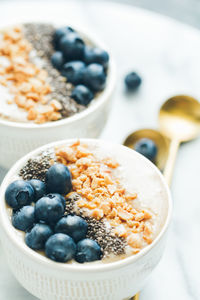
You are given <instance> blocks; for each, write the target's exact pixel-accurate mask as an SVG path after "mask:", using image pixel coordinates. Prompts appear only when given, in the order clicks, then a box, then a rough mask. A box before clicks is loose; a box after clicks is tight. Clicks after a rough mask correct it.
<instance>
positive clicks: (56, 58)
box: [51, 51, 65, 70]
mask: <svg viewBox="0 0 200 300" xmlns="http://www.w3.org/2000/svg"><path fill="white" fill-rule="evenodd" d="M51 63H52V65H53V66H54V68H56V69H58V70H61V69H62V66H63V65H64V63H65V58H64V56H63V54H62V52H60V51H56V52H54V53H53V54H52V56H51Z"/></svg>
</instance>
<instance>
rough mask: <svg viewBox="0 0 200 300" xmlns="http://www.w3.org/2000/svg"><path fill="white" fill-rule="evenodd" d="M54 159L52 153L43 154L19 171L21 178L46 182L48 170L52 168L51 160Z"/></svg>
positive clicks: (30, 160)
mask: <svg viewBox="0 0 200 300" xmlns="http://www.w3.org/2000/svg"><path fill="white" fill-rule="evenodd" d="M52 159H54V158H53V156H52V154H50V153H42V154H41V155H38V156H36V157H34V158H31V159H29V160H28V161H27V163H26V164H25V166H24V167H23V168H22V169H21V170H20V171H19V176H21V177H22V179H24V180H30V179H39V180H42V181H45V175H46V172H47V170H48V169H49V168H50V167H51V164H50V160H52Z"/></svg>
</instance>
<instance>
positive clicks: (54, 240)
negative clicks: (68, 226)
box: [45, 233, 76, 262]
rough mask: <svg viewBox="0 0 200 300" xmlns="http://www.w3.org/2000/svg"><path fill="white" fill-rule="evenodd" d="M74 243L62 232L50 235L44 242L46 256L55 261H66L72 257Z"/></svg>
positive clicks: (74, 249) (74, 250)
mask: <svg viewBox="0 0 200 300" xmlns="http://www.w3.org/2000/svg"><path fill="white" fill-rule="evenodd" d="M75 252H76V244H75V243H74V241H73V239H72V238H71V237H70V236H68V235H66V234H63V233H56V234H54V235H52V236H51V237H50V238H49V239H48V240H47V242H46V244H45V253H46V256H47V257H48V258H50V259H52V260H55V261H57V262H67V261H69V260H71V259H72V258H74V255H75Z"/></svg>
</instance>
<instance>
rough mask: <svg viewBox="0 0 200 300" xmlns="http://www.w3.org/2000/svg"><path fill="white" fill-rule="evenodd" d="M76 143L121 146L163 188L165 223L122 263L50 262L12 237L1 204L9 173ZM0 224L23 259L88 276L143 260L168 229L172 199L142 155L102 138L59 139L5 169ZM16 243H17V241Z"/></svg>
mask: <svg viewBox="0 0 200 300" xmlns="http://www.w3.org/2000/svg"><path fill="white" fill-rule="evenodd" d="M77 140H80V142H84V143H88V144H89V143H93V144H94V143H95V145H99V144H102V142H103V143H104V144H107V145H110V146H111V145H112V146H113V147H121V148H123V151H125V152H128V153H130V154H131V153H132V154H134V155H135V156H138V158H139V159H140V160H145V161H146V163H148V164H149V166H150V167H151V168H152V169H153V170H154V171H155V173H157V175H158V176H159V178H160V180H161V182H162V184H163V187H164V188H165V191H166V195H167V200H166V201H167V206H168V211H167V217H166V220H165V223H164V224H163V226H162V228H161V230H160V232H159V233H158V235H157V236H156V238H155V239H154V240H153V242H152V243H151V244H150V245H147V246H146V247H145V248H144V249H142V250H141V251H140V252H139V253H137V254H135V255H132V256H129V257H127V258H125V259H122V260H117V261H114V262H111V263H105V264H94V265H90V264H89V263H88V264H68V263H58V262H54V261H51V260H50V259H48V258H47V257H45V256H43V255H41V254H39V253H38V252H36V251H34V250H32V249H30V248H29V247H28V246H27V245H26V244H25V242H24V243H22V242H21V241H20V240H19V237H18V235H16V234H15V230H16V229H15V228H14V227H13V226H12V223H11V221H10V218H9V216H8V214H7V208H6V202H5V196H4V195H5V190H6V187H7V186H8V184H9V179H10V177H11V176H13V174H15V172H16V171H17V170H18V169H19V168H20V167H21V166H22V165H23V164H24V163H25V162H26V161H27V160H28V159H29V158H30V157H33V156H35V155H37V154H39V153H40V152H42V151H44V150H47V149H48V148H51V147H55V146H58V145H62V144H64V143H74V142H76V141H77ZM0 208H1V209H0V224H1V228H0V230H4V233H5V234H6V235H7V237H8V238H9V239H10V240H11V241H12V243H13V244H14V245H15V247H16V248H18V250H19V251H20V252H22V254H23V255H25V256H26V258H28V259H30V260H32V261H34V262H35V263H37V264H38V263H39V264H40V265H43V266H44V267H45V268H46V269H51V270H53V269H54V270H57V271H65V272H66V271H70V272H73V273H75V272H77V271H78V272H80V273H83V272H84V273H85V272H89V273H93V272H105V271H113V270H116V269H119V268H123V267H125V266H127V265H129V264H133V263H135V262H136V261H138V260H139V259H141V258H142V257H144V256H145V255H147V254H148V253H149V252H150V251H151V250H152V249H153V248H155V246H156V245H157V244H158V243H159V241H160V240H161V239H162V237H163V235H164V233H165V232H166V231H167V229H168V227H169V223H170V220H171V217H172V198H171V193H170V190H169V187H168V185H167V183H166V182H165V179H164V177H163V175H162V174H161V172H160V171H159V169H158V168H157V167H156V166H155V165H154V164H153V163H152V162H150V161H149V160H148V159H147V158H145V157H144V156H143V155H141V154H139V153H138V152H136V151H134V150H132V149H130V148H128V147H125V146H123V145H121V144H117V143H113V142H108V141H105V140H102V139H76V138H75V139H65V140H61V141H58V142H53V143H49V144H46V145H44V146H42V147H39V148H37V149H35V150H33V151H31V152H29V153H28V154H26V155H25V156H24V157H22V158H21V159H19V160H18V161H17V162H16V163H15V164H14V165H13V166H12V168H11V169H10V170H9V172H8V173H7V175H6V176H5V178H4V180H3V182H2V184H1V189H0ZM2 228H4V229H2ZM19 241H20V242H19Z"/></svg>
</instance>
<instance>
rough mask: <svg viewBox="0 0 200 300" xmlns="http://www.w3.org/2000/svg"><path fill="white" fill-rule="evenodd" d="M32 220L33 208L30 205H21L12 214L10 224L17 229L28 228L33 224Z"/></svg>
mask: <svg viewBox="0 0 200 300" xmlns="http://www.w3.org/2000/svg"><path fill="white" fill-rule="evenodd" d="M34 222H35V208H34V207H33V206H30V205H27V206H23V207H22V208H20V209H19V210H17V211H16V212H14V213H13V215H12V224H13V226H14V227H15V228H17V229H19V230H23V231H26V230H28V229H29V228H31V227H32V226H33V224H34Z"/></svg>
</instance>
